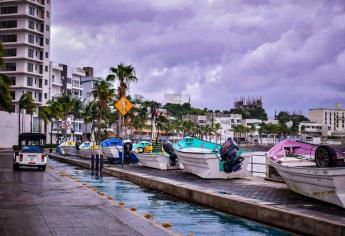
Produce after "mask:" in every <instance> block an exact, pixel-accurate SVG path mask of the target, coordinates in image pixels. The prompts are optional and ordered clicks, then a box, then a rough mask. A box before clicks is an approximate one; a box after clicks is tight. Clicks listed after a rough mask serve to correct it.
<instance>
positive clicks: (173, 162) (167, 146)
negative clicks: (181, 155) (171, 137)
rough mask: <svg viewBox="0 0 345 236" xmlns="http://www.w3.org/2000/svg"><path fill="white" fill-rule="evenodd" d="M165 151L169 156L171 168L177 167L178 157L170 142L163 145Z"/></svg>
mask: <svg viewBox="0 0 345 236" xmlns="http://www.w3.org/2000/svg"><path fill="white" fill-rule="evenodd" d="M163 149H164V151H165V152H166V153H168V154H169V164H170V166H176V163H177V155H176V153H175V151H174V148H173V146H172V144H171V143H170V142H168V141H167V142H165V143H164V144H163Z"/></svg>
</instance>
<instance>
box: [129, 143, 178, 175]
mask: <svg viewBox="0 0 345 236" xmlns="http://www.w3.org/2000/svg"><path fill="white" fill-rule="evenodd" d="M163 147H165V145H163V146H162V145H161V144H159V143H155V144H154V145H152V143H150V142H146V141H142V142H140V143H138V144H136V145H134V147H133V151H134V153H135V154H136V156H137V158H138V160H139V162H140V164H141V165H142V166H145V167H150V168H155V169H159V170H171V169H181V166H180V165H179V163H178V161H177V156H176V154H174V153H169V152H166V151H165V149H164V148H163Z"/></svg>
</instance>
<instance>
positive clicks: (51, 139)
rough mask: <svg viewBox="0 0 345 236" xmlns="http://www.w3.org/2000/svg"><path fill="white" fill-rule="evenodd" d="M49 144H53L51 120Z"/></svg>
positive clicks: (51, 122)
mask: <svg viewBox="0 0 345 236" xmlns="http://www.w3.org/2000/svg"><path fill="white" fill-rule="evenodd" d="M50 144H53V120H51V121H50Z"/></svg>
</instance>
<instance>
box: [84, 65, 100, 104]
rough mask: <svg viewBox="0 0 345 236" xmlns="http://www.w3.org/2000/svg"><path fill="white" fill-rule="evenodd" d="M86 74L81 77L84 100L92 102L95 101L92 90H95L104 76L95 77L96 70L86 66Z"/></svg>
mask: <svg viewBox="0 0 345 236" xmlns="http://www.w3.org/2000/svg"><path fill="white" fill-rule="evenodd" d="M83 71H84V76H83V77H82V78H81V81H80V83H81V87H82V88H83V96H82V98H83V101H85V102H91V101H93V99H94V98H93V95H92V90H94V89H95V88H96V86H97V84H98V83H99V82H100V81H101V80H102V78H99V77H94V71H93V68H92V67H84V68H83Z"/></svg>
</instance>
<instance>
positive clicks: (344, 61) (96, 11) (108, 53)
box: [52, 0, 345, 114]
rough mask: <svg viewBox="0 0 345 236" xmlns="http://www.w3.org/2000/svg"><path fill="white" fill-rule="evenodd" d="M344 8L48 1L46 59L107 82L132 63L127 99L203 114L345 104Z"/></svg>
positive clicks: (315, 1) (313, 2)
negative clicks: (169, 100)
mask: <svg viewBox="0 0 345 236" xmlns="http://www.w3.org/2000/svg"><path fill="white" fill-rule="evenodd" d="M344 6H345V3H344V1H340V0H305V1H297V0H290V1H286V0H284V1H283V0H262V1H259V0H257V1H255V0H250V1H240V0H189V1H185V0H184V1H182V0H170V1H161V0H141V1H139V0H131V1H125V0H99V1H91V0H88V1H85V0H73V1H57V0H55V1H54V2H53V10H52V12H53V40H52V43H53V44H52V56H53V59H54V60H55V61H57V62H64V63H67V64H72V65H74V66H85V65H91V66H94V67H95V69H96V71H97V72H98V73H99V74H100V75H105V74H107V72H108V68H109V67H110V66H114V65H116V64H118V63H120V62H125V63H130V64H133V65H134V66H135V67H136V69H137V73H138V77H139V82H138V83H137V84H135V85H133V86H132V92H133V93H134V92H135V93H140V94H143V95H144V96H146V97H148V98H154V99H159V100H162V98H163V93H165V92H183V93H188V94H190V95H191V96H192V103H193V105H196V106H199V107H210V108H224V109H228V108H230V107H232V103H233V100H234V99H235V98H237V97H239V96H247V95H258V96H262V97H263V99H264V103H265V106H266V108H267V109H268V110H269V111H270V112H271V114H272V113H273V111H274V109H278V110H279V109H287V110H290V111H299V110H302V111H304V112H306V109H308V108H312V107H319V106H332V107H333V106H334V104H335V102H336V101H341V102H343V103H344V105H345V91H344V89H345V85H344V84H345V78H344V75H345V73H344V72H345V41H344V38H345V7H344Z"/></svg>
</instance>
